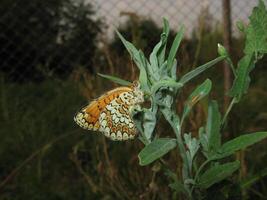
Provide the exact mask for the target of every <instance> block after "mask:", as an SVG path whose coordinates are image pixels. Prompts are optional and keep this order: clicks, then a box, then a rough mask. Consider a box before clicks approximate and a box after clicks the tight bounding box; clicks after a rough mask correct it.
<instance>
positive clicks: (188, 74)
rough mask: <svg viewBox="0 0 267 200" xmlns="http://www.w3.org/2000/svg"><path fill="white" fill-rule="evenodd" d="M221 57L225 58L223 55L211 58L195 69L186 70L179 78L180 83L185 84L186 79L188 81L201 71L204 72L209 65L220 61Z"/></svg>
mask: <svg viewBox="0 0 267 200" xmlns="http://www.w3.org/2000/svg"><path fill="white" fill-rule="evenodd" d="M223 59H225V56H220V57H218V58H216V59H214V60H211V61H209V62H207V63H206V64H204V65H201V66H199V67H197V68H196V69H194V70H192V71H190V72H188V73H187V74H185V75H183V76H182V78H181V79H180V80H179V83H181V84H183V85H184V84H185V83H187V82H188V81H190V80H191V79H193V78H195V77H196V76H198V75H199V74H201V73H202V72H204V71H205V70H207V69H209V68H210V67H212V66H214V65H215V64H216V63H218V62H220V61H222V60H223Z"/></svg>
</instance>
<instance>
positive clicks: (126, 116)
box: [74, 82, 144, 141]
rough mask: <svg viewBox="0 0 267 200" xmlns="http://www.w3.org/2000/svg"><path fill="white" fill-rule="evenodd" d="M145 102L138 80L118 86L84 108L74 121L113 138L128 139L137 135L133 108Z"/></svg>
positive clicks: (85, 127)
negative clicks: (127, 84)
mask: <svg viewBox="0 0 267 200" xmlns="http://www.w3.org/2000/svg"><path fill="white" fill-rule="evenodd" d="M143 102H144V93H143V92H142V91H141V90H140V85H139V83H138V82H134V83H133V84H132V85H131V86H129V87H118V88H115V89H113V90H110V91H108V92H107V93H105V94H103V95H102V96H100V97H99V98H98V99H96V100H94V101H92V102H91V103H90V104H89V105H87V106H85V107H84V108H82V109H81V110H80V111H79V112H78V113H77V114H76V115H75V117H74V121H75V122H76V123H77V124H78V125H79V126H80V127H82V128H84V129H87V130H94V131H99V132H102V133H103V134H104V135H105V136H106V137H108V138H110V139H111V140H119V141H122V140H128V139H133V138H134V137H135V136H136V135H137V129H136V127H135V125H134V122H133V120H132V117H131V114H130V112H131V109H132V108H133V107H134V106H136V105H139V104H141V103H143Z"/></svg>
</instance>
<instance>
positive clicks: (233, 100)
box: [222, 97, 236, 126]
mask: <svg viewBox="0 0 267 200" xmlns="http://www.w3.org/2000/svg"><path fill="white" fill-rule="evenodd" d="M235 103H236V98H235V97H234V98H233V99H232V101H231V103H230V105H229V106H228V108H227V110H226V112H225V114H224V116H223V120H222V126H223V125H224V124H225V121H226V119H227V117H228V115H229V113H230V111H231V110H232V108H233V106H234V104H235Z"/></svg>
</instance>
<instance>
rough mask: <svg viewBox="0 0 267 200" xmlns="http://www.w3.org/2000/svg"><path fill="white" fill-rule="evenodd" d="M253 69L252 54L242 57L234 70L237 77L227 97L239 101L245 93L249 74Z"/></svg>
mask: <svg viewBox="0 0 267 200" xmlns="http://www.w3.org/2000/svg"><path fill="white" fill-rule="evenodd" d="M254 67H255V63H254V56H253V55H252V54H248V55H246V56H244V57H243V58H242V59H241V60H240V61H239V62H238V68H237V70H236V74H237V76H236V78H235V80H234V83H233V86H232V88H231V90H230V92H229V95H230V96H231V97H236V100H237V101H239V100H240V99H241V97H242V95H243V94H244V93H246V92H247V90H248V87H249V83H250V77H249V73H250V72H251V70H252V69H253V68H254Z"/></svg>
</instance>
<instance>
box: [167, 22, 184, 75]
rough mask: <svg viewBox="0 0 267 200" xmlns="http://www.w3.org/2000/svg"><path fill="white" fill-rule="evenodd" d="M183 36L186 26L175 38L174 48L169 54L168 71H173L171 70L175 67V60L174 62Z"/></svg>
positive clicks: (172, 47)
mask: <svg viewBox="0 0 267 200" xmlns="http://www.w3.org/2000/svg"><path fill="white" fill-rule="evenodd" d="M183 35H184V26H182V27H181V29H180V30H179V31H178V32H177V34H176V36H175V38H174V41H173V43H172V46H171V50H170V53H169V56H168V59H167V69H169V71H171V70H170V69H171V68H172V66H173V60H174V58H175V56H176V53H177V50H178V48H179V46H180V43H181V41H182V38H183Z"/></svg>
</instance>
